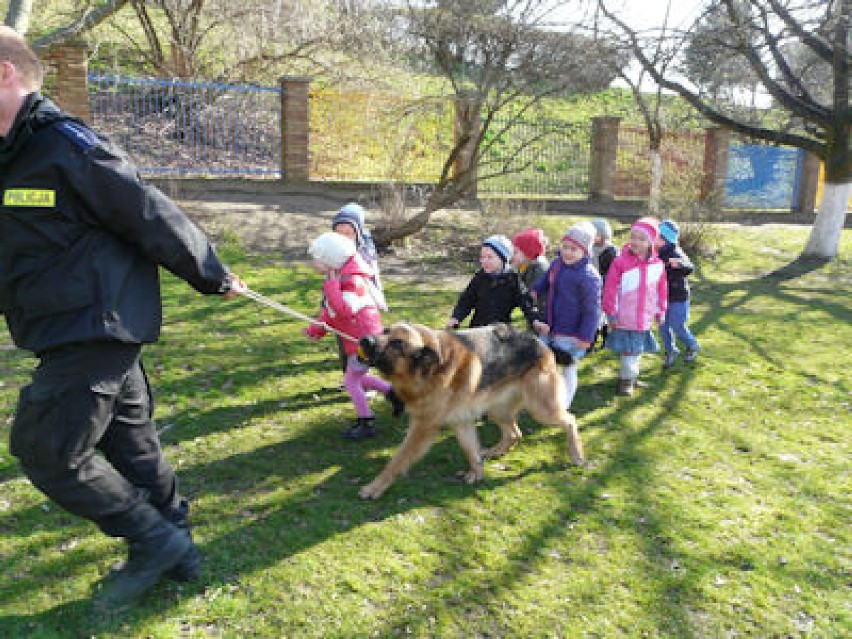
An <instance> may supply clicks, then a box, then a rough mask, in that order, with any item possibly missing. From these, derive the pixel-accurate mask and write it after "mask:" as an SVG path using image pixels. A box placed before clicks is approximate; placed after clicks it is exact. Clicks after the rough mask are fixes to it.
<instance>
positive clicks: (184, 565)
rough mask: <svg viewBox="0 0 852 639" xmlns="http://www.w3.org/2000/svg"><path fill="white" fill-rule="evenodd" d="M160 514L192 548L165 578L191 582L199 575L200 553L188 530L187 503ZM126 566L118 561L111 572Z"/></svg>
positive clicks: (182, 501)
mask: <svg viewBox="0 0 852 639" xmlns="http://www.w3.org/2000/svg"><path fill="white" fill-rule="evenodd" d="M160 514H162V515H163V517H165V519H166V520H167V521H169V522H171V523H172V524H174V526H175V527H176V528H177V529H178V530H180V531H182V532H183V533H184V534H185V535H186V536H187V538H188V539H189V541H190V543H192V546H190V548H189V550H188V551H187V552H186V553H185V554H184V556H183V557H181V559H180V561H179V562H178V563H177V564H176V565H175V566H174V567H173V568H169V569H168V570H167V571H166V572H165V576H166V577H168V578H169V579H172V580H173V581H182V582H187V581H193V580H195V579H196V578H198V576H199V575H200V574H201V568H202V564H201V553H200V552H199V550H198V546H196V545H195V543H194V542H193V541H192V532H191V531H190V528H189V519H188V516H189V502H188V501H187V500H186V499H181V500H180V503H179V504H178V505H177V506H176V507H175V508H164V509H163V510H161V511H160ZM126 565H127V561H120V562H118V563H116V564H114V565H113V567H112V568H111V570H112V572H120V571H121V570H123V569H124V567H125V566H126Z"/></svg>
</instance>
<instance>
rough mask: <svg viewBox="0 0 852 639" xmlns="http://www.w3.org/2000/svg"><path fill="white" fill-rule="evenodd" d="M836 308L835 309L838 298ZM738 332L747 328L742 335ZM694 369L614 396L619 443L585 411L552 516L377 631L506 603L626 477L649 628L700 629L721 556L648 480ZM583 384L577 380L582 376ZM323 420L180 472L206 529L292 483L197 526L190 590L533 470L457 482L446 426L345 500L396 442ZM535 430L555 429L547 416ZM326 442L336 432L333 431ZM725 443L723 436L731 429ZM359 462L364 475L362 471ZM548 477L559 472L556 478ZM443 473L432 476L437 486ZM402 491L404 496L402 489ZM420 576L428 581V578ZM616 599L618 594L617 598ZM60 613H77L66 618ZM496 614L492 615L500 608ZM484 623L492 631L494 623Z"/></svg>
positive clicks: (746, 286)
mask: <svg viewBox="0 0 852 639" xmlns="http://www.w3.org/2000/svg"><path fill="white" fill-rule="evenodd" d="M796 272H798V271H796V270H790V271H788V272H787V273H785V274H782V275H781V276H780V279H777V280H776V281H790V279H794V277H797V276H794V275H792V274H793V273H796ZM807 272H810V271H807ZM766 285H767V282H766V281H765V280H763V279H760V280H753V281H748V282H739V283H735V284H731V285H727V284H725V285H719V284H713V285H712V287H713V289H714V290H717V291H719V292H720V293H724V294H727V293H730V292H736V291H742V295H738V296H736V297H735V298H733V299H732V300H731V301H729V302H724V303H722V304H720V305H718V306H717V307H713V308H711V309H710V310H708V311H707V312H705V313H704V316H703V317H702V318H701V319H700V320H699V321H698V322H697V323H695V324H694V325H693V328H695V329H696V332H697V334H698V335H699V338H700V333H701V332H702V331H703V330H705V329H706V327H707V326H709V325H710V323H716V322H718V321H719V319H720V318H722V317H724V315H725V314H726V313H731V312H735V311H736V310H737V309H739V308H741V307H743V306H744V305H745V304H746V303H747V302H748V300H749V299H750V298H752V297H754V296H756V295H766V294H773V293H767V291H766ZM774 294H779V295H785V296H789V297H788V298H787V300H788V301H793V302H795V303H804V302H803V301H801V300H799V299H798V298H797V297H796V296H795V295H792V294H791V293H789V292H780V293H779V292H776V293H774ZM834 311H837V312H839V311H841V309H834ZM843 312H846V311H843ZM742 338H743V339H746V338H747V336H742ZM694 375H695V373H694V369H689V368H681V369H679V370H678V371H676V372H675V373H674V374H671V375H669V376H667V377H666V378H665V381H663V379H662V378H660V379H658V380H654V381H652V386H651V388H649V389H647V391H642V392H640V393H638V394H637V395H636V396H634V397H631V398H619V399H618V401H617V402H616V403H615V404H614V405H613V407H612V411H611V414H610V416H609V419H610V420H612V421H614V422H617V423H620V424H622V425H625V426H623V427H622V430H623V432H622V433H621V435H622V436H621V437H620V438H618V439H617V443H616V445H615V446H614V447H612V448H610V449H609V450H608V452H607V453H606V454H605V455H604V454H603V453H601V452H600V451H601V450H602V447H601V446H600V445H599V444H600V442H602V441H603V440H604V439H605V438H606V437H607V436H608V435H611V434H612V433H611V429H606V430H604V429H603V428H602V426H601V424H586V425H585V428H584V430H583V434H584V438H585V439H586V448H587V451H595V450H597V451H599V452H598V455H597V456H596V457H595V458H594V459H593V462H594V463H593V464H592V465H591V466H590V468H588V469H587V470H585V471H583V472H580V471H570V478H571V480H572V481H571V482H570V483H567V484H566V485H565V487H564V492H563V493H562V498H561V500H560V501H559V502H558V503H554V505H553V508H552V511H551V513H550V514H549V516H548V517H547V518H546V520H545V521H544V522H543V523H542V524H541V525H539V526H537V528H535V529H530V530H529V531H528V533H527V534H526V536H525V537H524V538H523V540H522V541H521V542H520V543H519V544H518V545H517V546H516V547H515V548H514V549H513V551H512V552H510V553H508V554H507V556H506V557H505V558H504V559H503V560H502V563H501V568H500V569H499V570H497V571H492V572H491V573H489V575H488V578H487V579H482V578H481V576H480V575H477V574H475V572H474V570H473V569H472V568H466V567H465V566H459V565H458V563H456V562H454V561H453V560H452V559H451V558H450V559H447V560H446V562H445V564H444V565H443V566H442V567H440V568H438V569H436V570H435V572H436V573H437V572H441V574H443V575H446V577H445V578H446V579H449V580H452V581H453V582H454V584H455V585H454V587H453V594H452V596H448V597H446V598H445V599H440V600H439V599H435V598H431V597H427V596H426V593H424V599H425V600H426V601H427V604H426V605H424V606H420V607H410V606H406V605H405V604H404V602H400V603H399V604H398V605H396V607H394V604H390V606H391V608H390V609H389V610H387V611H386V614H385V615H383V618H384V619H385V620H383V621H380V622H377V624H376V625H375V626H374V627H373V628H372V631H373V632H374V633H377V634H379V635H391V634H394V633H396V632H401V631H402V630H406V631H408V632H411V633H412V634H414V635H415V636H417V635H420V636H428V635H430V633H431V626H430V623H431V622H430V620H431V619H433V618H435V617H436V616H441V615H452V614H453V611H457V610H458V608H459V607H460V606H464V607H467V608H470V607H478V608H481V609H486V610H493V611H498V610H499V609H500V607H501V605H502V603H503V602H506V601H511V598H512V592H513V589H514V588H515V587H516V585H517V584H518V583H519V582H522V581H523V580H524V579H526V577H527V571H528V569H529V568H528V567H529V565H530V563H531V562H533V561H534V560H535V559H536V558H537V557H539V556H540V551H541V549H542V548H546V547H547V546H548V545H549V544H551V543H552V542H553V541H554V540H557V539H558V540H563V539H565V538H568V539H571V538H573V537H575V536H576V533H575V532H573V531H572V529H571V527H570V526H569V525H568V524H569V523H570V522H578V521H582V520H583V519H586V518H596V517H598V516H601V514H602V512H603V510H604V509H605V508H606V505H605V502H604V501H603V493H605V492H606V491H607V490H608V487H609V486H612V485H624V484H628V485H630V486H631V487H632V490H633V491H634V492H633V499H632V502H631V506H630V507H629V508H627V509H626V510H625V511H624V513H623V514H622V515H621V517H620V519H619V524H618V525H619V529H618V532H620V533H623V534H627V535H631V536H633V537H635V538H636V539H637V540H638V544H639V547H640V548H641V552H642V554H643V562H644V563H645V565H646V566H647V568H646V573H647V574H646V576H645V582H644V583H645V586H646V587H647V589H648V591H649V593H650V594H649V597H648V601H649V602H650V604H649V605H650V607H651V611H652V612H651V614H650V615H649V617H650V618H651V619H652V620H654V621H653V622H655V623H656V627H655V628H645V629H644V630H646V631H649V632H654V630H656V631H658V632H661V633H663V634H667V635H670V636H680V637H698V636H702V629H700V628H696V627H695V625H694V612H695V611H696V609H700V608H701V606H702V604H703V594H702V590H701V580H702V578H703V576H704V575H702V574H701V571H700V570H698V569H687V568H689V567H691V566H700V565H702V563H707V562H708V561H713V560H715V559H717V558H714V557H713V553H714V552H715V550H714V549H712V548H710V549H708V548H702V547H694V548H691V549H687V548H685V547H683V546H681V547H680V548H678V549H677V550H675V548H674V544H672V542H671V540H672V537H673V532H676V531H678V530H681V529H682V528H684V527H688V525H689V523H688V522H684V521H683V516H682V514H681V513H680V512H679V509H678V507H677V504H676V503H661V502H660V500H659V499H658V496H657V495H656V494H655V493H654V490H653V486H654V483H655V482H654V479H655V476H656V473H657V472H658V470H657V467H656V462H655V459H654V458H653V457H652V456H651V455H649V453H648V452H647V448H648V446H647V442H648V441H649V440H650V439H651V438H653V437H655V436H657V435H659V433H658V429H659V426H660V424H661V423H663V421H664V417H665V416H666V415H668V414H670V413H671V412H672V411H673V410H675V408H676V407H677V406H678V404H679V403H680V402H683V401H686V399H687V398H688V391H689V387H690V385H691V384H692V381H693V379H694ZM610 388H611V386H610V382H608V381H607V382H603V383H602V386H601V388H600V393H601V394H604V393H606V392H608V391H609V389H610ZM580 392H581V393H582V392H584V391H583V385H582V383H581V388H580ZM649 395H653V396H654V397H655V398H656V399H657V401H658V403H657V405H656V406H655V409H654V411H653V415H651V416H650V417H647V416H645V417H643V423H642V425H640V426H628V425H626V424H629V423H630V421H631V420H630V417H631V415H632V414H633V413H634V412H635V411H636V410H637V409H638V408H640V407H647V403H648V396H649ZM259 410H260V413H261V414H262V413H263V412H264V411H268V412H273V408H272V405H271V404H270V405H268V406H263V405H262V406H261V407H260V408H259ZM275 410H277V409H275ZM204 417H205V415H204V414H203V413H202V414H200V415H199V417H198V419H200V420H203V419H204ZM213 421H215V420H213ZM331 429H332V423H331V422H329V421H323V422H321V423H317V424H315V425H313V426H312V427H311V428H310V429H308V430H307V431H306V432H305V434H303V435H301V436H298V437H295V438H291V439H288V440H286V441H283V442H279V443H274V444H270V445H267V446H263V447H260V448H255V449H254V450H252V451H251V452H247V453H236V454H232V455H230V456H227V457H224V458H222V459H219V460H216V461H213V462H210V463H205V464H199V465H195V466H191V467H188V468H184V469H183V470H182V471H181V476H182V477H183V478H184V480H185V481H186V482H187V484H188V485H190V486H193V487H194V488H195V489H196V490H198V492H199V493H203V494H209V495H215V496H216V498H217V499H218V500H219V502H218V503H216V502H215V500H214V501H213V502H212V503H211V504H210V505H209V506H208V507H206V508H205V509H201V510H199V511H197V512H196V513H195V514H196V519H197V520H198V521H199V524H200V526H199V530H200V532H201V533H202V534H203V531H204V528H205V526H206V525H209V522H211V521H215V520H217V518H219V517H222V516H223V515H224V514H227V510H226V505H227V504H232V503H233V502H234V500H239V499H240V498H241V496H244V495H246V494H248V493H250V492H251V491H253V490H260V491H264V490H269V489H270V486H269V485H268V484H267V483H266V482H270V481H271V482H274V483H275V484H276V485H292V486H293V490H291V491H290V492H289V493H288V495H287V498H286V499H284V500H277V501H275V502H274V503H272V504H270V505H268V506H266V507H260V508H255V509H254V510H250V511H247V512H244V513H240V514H238V515H237V517H238V518H239V520H238V521H236V522H234V524H233V525H232V526H231V527H230V528H229V530H228V531H227V532H226V533H224V534H223V535H221V536H219V537H216V538H203V543H202V544H201V546H202V550H203V552H204V554H205V555H206V556H207V557H208V564H209V569H208V575H207V580H206V583H205V584H199V585H191V586H188V587H187V588H186V589H185V591H184V592H185V593H186V594H188V595H193V594H198V593H201V592H203V589H204V588H205V587H208V588H215V587H216V586H217V585H221V586H224V585H227V584H234V583H238V582H239V581H240V579H241V578H242V575H245V574H252V573H255V572H257V571H259V570H263V569H265V568H268V567H270V566H273V565H275V564H277V563H278V562H280V561H282V560H285V559H287V558H288V557H292V556H294V555H296V554H298V553H300V552H302V551H304V550H305V549H307V548H310V547H312V546H315V545H317V544H320V543H322V542H324V541H326V540H328V539H330V538H331V537H333V536H335V535H339V534H345V533H346V532H348V531H352V530H354V529H356V528H358V527H360V526H362V525H364V524H367V523H370V522H375V521H383V520H387V519H389V518H392V517H394V516H396V515H398V514H401V513H404V512H407V511H409V510H411V509H413V508H418V507H420V506H422V505H424V504H439V505H441V506H451V505H452V504H453V503H454V502H455V501H457V500H459V499H463V498H466V497H467V496H469V495H470V494H471V491H474V490H489V491H490V490H499V489H500V488H501V487H502V486H503V485H505V484H508V483H511V482H514V481H516V480H517V479H518V478H520V477H522V476H524V475H525V474H527V473H529V472H531V470H530V469H524V470H523V471H521V472H519V473H516V474H515V475H513V476H508V477H505V478H499V479H488V480H487V481H486V482H485V484H483V485H482V486H481V487H479V488H471V487H468V486H464V485H462V484H458V485H453V484H452V483H451V482H450V481H448V480H447V477H448V476H449V474H450V473H448V472H446V471H445V470H444V469H445V468H446V467H447V466H449V462H448V461H447V460H448V459H451V460H453V465H454V466H457V465H458V462H459V461H460V460H461V455H460V453H459V452H458V451H457V445H456V443H455V441H454V440H453V439H452V438H450V439H445V440H442V441H440V442H438V443H437V444H436V446H435V447H434V448H433V449H432V450H431V451H430V452H429V454H428V457H427V459H424V460H423V461H422V462H421V463H420V464H419V465H418V466H416V467H415V469H412V472H411V473H410V474H409V476H408V478H407V479H405V480H401V481H400V482H399V483H398V484H396V485H395V486H394V487H393V489H392V490H393V492H392V493H390V492H389V493H388V494H387V495H386V496H385V498H384V499H383V500H381V501H378V502H367V503H363V502H362V503H358V502H354V501H353V500H355V499H356V497H355V494H356V492H357V487H358V486H359V485H360V484H362V483H364V482H365V481H369V479H371V478H372V475H374V474H375V473H376V472H378V470H379V469H380V468H381V467H382V466H383V465H384V463H385V462H386V454H390V452H392V451H389V452H388V453H382V458H381V459H375V458H373V457H370V455H371V454H372V453H371V452H370V451H371V450H373V451H374V450H376V448H377V447H381V446H386V447H390V448H395V447H396V445H397V441H398V438H399V432H398V431H397V430H396V429H386V430H385V431H384V434H383V435H380V438H379V439H378V441H374V442H370V443H369V444H368V446H369V447H357V448H356V447H346V446H337V445H334V446H328V445H327V444H326V443H325V442H327V441H328V440H327V439H326V438H327V437H329V436H331V437H336V432H334V433H332V432H330V431H331ZM535 436H536V437H539V436H540V437H549V436H550V435H549V434H547V433H546V432H544V430H543V429H542V431H540V432H536V435H535ZM556 436H559V437H562V436H561V435H556ZM334 441H335V443H336V442H337V440H336V439H335V440H334ZM521 445H523V444H521ZM728 445H731V444H730V442H729V443H728ZM509 454H510V455H511V453H509ZM365 455H366V456H367V458H368V459H371V460H372V461H371V462H370V463H367V462H364V457H365ZM541 469H543V470H544V471H546V472H548V473H551V472H555V473H556V474H558V475H561V474H562V473H561V472H560V470H559V469H561V466H557V463H556V462H553V463H549V464H544V465H542V466H540V467H539V469H538V470H541ZM361 474H369V475H370V476H368V477H361V476H360V475H361ZM436 475H437V478H438V480H437V482H436ZM310 476H320V477H321V479H320V480H314V481H312V482H311V481H308V482H306V483H304V484H303V485H300V483H299V482H300V479H301V478H304V477H310ZM556 480H558V481H561V480H562V477H561V476H560V477H557V478H556ZM403 481H404V483H403ZM437 483H439V484H440V488H438V489H435V485H436V484H437ZM400 495H404V496H405V498H404V499H401V498H400ZM335 513H336V514H335ZM205 522H208V524H206V523H205ZM442 522H443V525H444V527H445V530H444V531H443V533H442V535H441V536H442V537H446V538H452V539H457V540H458V541H457V545H458V547H459V548H460V549H461V550H460V552H463V549H464V547H465V545H466V544H472V543H475V539H474V537H473V535H472V533H471V531H470V530H466V529H465V527H464V524H463V523H459V522H457V521H453V520H452V518H446V519H445V520H442ZM293 530H299V531H300V532H299V534H298V535H295V534H291V531H293ZM742 552H744V553H745V555H744V556H743V558H742V560H739V559H738V560H737V561H735V562H734V563H735V564H736V566H738V567H739V568H740V569H742V570H750V569H751V567H750V566H752V565H753V562H752V561H751V560H750V559H749V558H748V557H747V552H748V551H747V550H744V551H742ZM738 557H739V555H738ZM722 559H724V558H722ZM567 570H569V571H570V570H571V560H570V558H569V559H568V560H567ZM816 577H818V575H815V574H807V575H805V576H804V577H803V579H806V580H810V579H814V578H816ZM601 579H602V580H605V579H607V576H603V575H602V576H601ZM32 587H33V588H36V587H38V582H37V581H34V582H33V585H32ZM423 587H424V588H427V587H428V586H427V585H426V584H424V586H423ZM176 593H177V591H176V589H175V588H174V586H172V585H170V584H165V585H161V586H158V587H157V589H156V590H155V592H154V593H152V596H151V597H149V598H147V599H146V601H145V602H144V603H143V605H142V606H141V607H140V608H139V609H137V610H135V611H133V612H132V613H131V615H130V616H129V617H127V618H125V619H122V620H99V621H97V623H98V624H99V625H98V626H97V628H98V629H99V630H100V631H103V632H110V631H112V632H119V631H120V630H121V629H122V628H125V629H126V628H128V627H132V624H133V623H136V622H140V621H142V620H144V619H146V618H151V617H156V616H162V615H163V614H167V613H168V611H169V609H170V608H171V606H172V605H173V597H177V596H178V595H177V594H176ZM164 595H165V596H164ZM612 605H618V604H617V602H612ZM66 615H67V616H71V617H73V619H70V620H69V619H65V618H64V617H66ZM81 618H83V619H85V615H84V614H83V612H82V611H81V609H80V608H79V607H78V604H77V603H76V602H75V603H71V604H64V605H62V606H60V607H58V608H54V609H51V610H48V611H43V612H40V613H35V614H33V615H14V616H6V617H0V621H2V623H3V625H4V627H8V628H10V629H11V630H15V631H17V630H18V629H20V630H21V631H23V630H26V629H32V628H33V627H34V625H33V624H36V625H39V624H40V625H41V626H42V627H47V628H53V629H56V631H57V633H58V632H59V630H60V629H68V630H71V631H72V634H73V633H76V634H80V633H81V632H89V631H90V628H86V626H85V624H84V623H81V622H80V621H79V620H80V619H81ZM89 621H90V622H92V620H89ZM493 623H495V624H498V625H499V622H497V621H495V622H493ZM576 623H578V621H577V620H575V619H571V616H570V611H567V612H566V614H565V621H564V626H563V627H562V628H561V629H560V630H561V631H562V632H565V633H569V632H571V631H572V628H573V629H576V626H575V625H574V624H576ZM74 629H76V630H74ZM484 630H485V631H486V632H487V631H489V630H491V631H492V632H493V633H494V634H500V628H499V627H495V628H492V629H484ZM45 636H50V635H49V634H48V635H45ZM56 636H60V635H59V634H57V635H56Z"/></svg>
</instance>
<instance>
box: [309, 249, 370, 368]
mask: <svg viewBox="0 0 852 639" xmlns="http://www.w3.org/2000/svg"><path fill="white" fill-rule="evenodd" d="M372 274H373V273H372V270H371V269H370V267H369V266H367V264H366V263H365V262H364V261H363V260H362V259H361V257H360V256H358V255H354V256H352V257H351V258H349V260H348V261H347V262H346V263H345V264H344V265H343V267H342V268H341V269H340V271H338V275H337V276H336V277H329V278H328V279H327V280H326V281H325V283H324V284H323V286H322V292H323V295H324V296H325V306H324V307H323V309H322V312H321V313H320V315H319V317H318V318H317V319H318V320H319V321H320V322H325V323H326V324H328V325H329V326H331V327H332V328H334V329H336V330H338V331H340V332H341V333H346V334H347V335H351V336H352V337H354V338H356V339H361V338H362V337H364V336H365V335H378V334H379V333H381V332H382V318H381V316H380V315H379V309H378V307H377V306H376V301H375V300H374V299H373V298H372V296H371V295H370V293H369V290H368V288H367V284H366V280H367V279H369V278H370V277H371V276H372ZM305 332H306V333H307V334H308V335H309V336H311V337H317V338H318V337H322V336H324V335H325V334H326V330H325V329H324V328H323V327H321V326H317V325H316V324H311V325H310V326H309V327H308V328H307V329H306V331H305ZM343 348H344V350H345V351H346V354H347V355H353V354H355V353H357V352H358V344H357V343H356V342H353V341H351V340H348V339H344V340H343Z"/></svg>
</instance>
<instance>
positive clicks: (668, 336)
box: [660, 302, 677, 353]
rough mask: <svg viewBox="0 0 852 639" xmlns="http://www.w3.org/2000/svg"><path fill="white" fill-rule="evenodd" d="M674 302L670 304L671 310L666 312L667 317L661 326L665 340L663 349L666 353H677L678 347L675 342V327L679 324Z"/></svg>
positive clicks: (661, 335)
mask: <svg viewBox="0 0 852 639" xmlns="http://www.w3.org/2000/svg"><path fill="white" fill-rule="evenodd" d="M674 304H675V303H674V302H671V303H670V304H669V308H668V310H667V311H666V317H665V319H664V320H663V323H662V324H660V337H662V338H663V348H664V349H665V352H666V353H677V345H676V344H675V341H674V335H673V330H674V325H675V324H676V323H677V320H676V318H675V310H674V308H673V307H674Z"/></svg>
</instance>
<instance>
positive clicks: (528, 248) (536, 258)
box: [512, 228, 550, 328]
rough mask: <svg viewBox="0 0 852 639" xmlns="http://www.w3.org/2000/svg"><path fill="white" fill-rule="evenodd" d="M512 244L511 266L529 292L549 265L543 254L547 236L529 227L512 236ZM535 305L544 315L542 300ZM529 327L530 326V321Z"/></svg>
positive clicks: (541, 314) (523, 287)
mask: <svg viewBox="0 0 852 639" xmlns="http://www.w3.org/2000/svg"><path fill="white" fill-rule="evenodd" d="M512 245H513V246H514V251H513V252H512V266H513V267H514V268H515V270H517V271H518V276H519V277H520V278H521V284H522V289H523V290H525V291H527V292H529V291H531V290H532V287H533V285H534V284H535V283H536V282H538V280H539V279H541V277H542V276H543V275H544V274H545V273H547V269H548V267H549V266H550V264H549V262H548V261H547V258H546V257H545V256H544V252H545V250H547V236H546V235H545V234H544V231H543V230H541V229H534V228H529V229H526V230H525V231H521V232H520V233H518V234H517V235H515V236H514V237H513V238H512ZM531 303H532V302H531ZM536 306H537V307H538V313H539V315H540V316H542V317H544V316H545V315H546V313H547V309H546V308H545V307H544V304H543V303H542V301H541V300H539V303H538V304H536ZM529 327H530V328H532V323H530V326H529Z"/></svg>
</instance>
